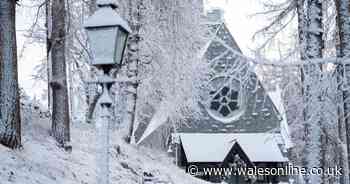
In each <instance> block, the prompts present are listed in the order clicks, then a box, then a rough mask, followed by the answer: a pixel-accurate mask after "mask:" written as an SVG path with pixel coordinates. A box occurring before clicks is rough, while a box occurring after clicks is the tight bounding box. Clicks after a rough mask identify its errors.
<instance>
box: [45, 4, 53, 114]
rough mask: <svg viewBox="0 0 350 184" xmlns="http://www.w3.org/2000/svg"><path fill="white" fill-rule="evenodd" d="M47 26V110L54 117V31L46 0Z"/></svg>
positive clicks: (49, 5)
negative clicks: (52, 54) (52, 82)
mask: <svg viewBox="0 0 350 184" xmlns="http://www.w3.org/2000/svg"><path fill="white" fill-rule="evenodd" d="M45 16H46V17H45V26H46V60H47V63H46V64H47V66H46V67H47V81H48V82H47V110H48V112H49V113H50V116H51V115H52V104H51V103H52V90H51V86H50V81H51V79H52V76H51V75H52V70H51V66H52V64H51V55H50V53H51V45H52V40H51V31H52V29H51V28H52V22H51V0H46V4H45Z"/></svg>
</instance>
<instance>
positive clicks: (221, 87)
mask: <svg viewBox="0 0 350 184" xmlns="http://www.w3.org/2000/svg"><path fill="white" fill-rule="evenodd" d="M211 82H212V85H211V87H212V89H211V90H210V93H209V101H208V103H207V110H208V112H209V114H210V115H211V116H212V117H213V118H214V119H217V120H219V121H222V122H225V123H228V122H232V121H234V120H236V119H237V118H238V117H239V116H240V115H241V114H242V112H243V110H244V106H245V100H244V98H243V90H242V87H241V86H240V83H239V82H238V81H237V80H232V79H231V80H230V79H225V78H217V79H215V80H212V81H211Z"/></svg>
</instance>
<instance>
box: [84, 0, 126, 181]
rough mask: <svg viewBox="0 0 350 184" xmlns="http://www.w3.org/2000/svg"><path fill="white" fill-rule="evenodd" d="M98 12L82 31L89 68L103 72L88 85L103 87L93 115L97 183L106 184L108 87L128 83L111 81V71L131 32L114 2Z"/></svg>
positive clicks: (103, 1)
mask: <svg viewBox="0 0 350 184" xmlns="http://www.w3.org/2000/svg"><path fill="white" fill-rule="evenodd" d="M96 4H97V6H98V9H97V10H96V11H95V13H94V14H93V15H91V17H89V19H88V20H87V21H86V22H85V25H84V27H85V29H86V31H87V34H88V38H89V45H90V48H91V55H92V60H91V65H92V66H94V67H96V68H97V69H99V70H102V71H103V74H102V75H100V76H98V78H97V81H90V83H96V84H99V85H101V86H102V89H103V91H102V95H101V97H100V98H99V99H98V102H97V105H98V107H99V108H97V110H99V111H98V112H97V113H96V114H97V115H96V119H95V120H96V121H95V122H96V131H97V140H96V143H97V144H96V150H97V153H96V166H97V170H96V174H97V177H96V180H97V181H96V183H98V184H109V156H108V155H109V140H110V124H111V116H112V115H111V107H112V103H113V100H112V98H111V96H110V89H111V86H112V85H113V84H114V83H116V82H128V80H123V79H119V80H117V79H113V77H112V76H110V75H111V74H110V73H111V70H112V69H113V68H116V69H118V68H120V67H121V65H122V61H123V55H124V51H125V47H126V42H127V38H128V35H129V33H130V32H131V29H130V27H129V25H128V23H127V22H126V21H125V20H123V19H122V18H121V17H120V16H119V15H118V14H117V12H116V11H115V9H116V8H117V5H116V4H115V2H114V0H98V1H97V2H96Z"/></svg>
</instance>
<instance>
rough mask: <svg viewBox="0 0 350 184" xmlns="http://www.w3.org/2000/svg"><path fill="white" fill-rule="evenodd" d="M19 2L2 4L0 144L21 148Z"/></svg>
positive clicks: (0, 10)
mask: <svg viewBox="0 0 350 184" xmlns="http://www.w3.org/2000/svg"><path fill="white" fill-rule="evenodd" d="M15 17H16V0H2V1H0V21H1V23H2V24H1V26H0V143H1V144H3V145H5V146H8V147H11V148H18V147H20V146H21V121H20V104H19V88H18V74H17V46H16V27H15V26H16V24H15Z"/></svg>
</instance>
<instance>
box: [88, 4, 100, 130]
mask: <svg viewBox="0 0 350 184" xmlns="http://www.w3.org/2000/svg"><path fill="white" fill-rule="evenodd" d="M88 8H89V12H88V13H89V15H90V16H91V15H92V14H93V13H94V12H95V11H96V8H97V4H96V0H91V1H90V2H89V5H88ZM86 45H87V43H86ZM89 72H90V73H89V75H90V76H91V77H93V70H92V68H90V69H89ZM84 86H85V91H86V104H87V106H88V109H87V110H86V114H85V120H86V122H87V123H92V120H93V116H94V111H95V107H96V104H97V101H98V99H99V97H100V96H101V95H98V94H97V86H96V84H89V83H85V84H84Z"/></svg>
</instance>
